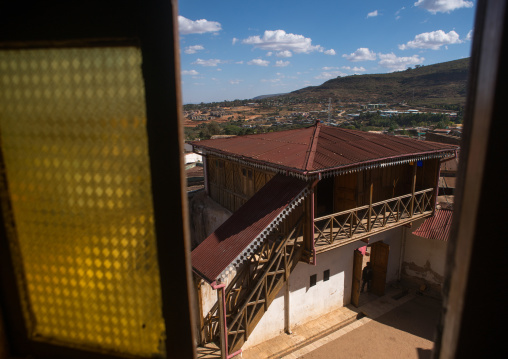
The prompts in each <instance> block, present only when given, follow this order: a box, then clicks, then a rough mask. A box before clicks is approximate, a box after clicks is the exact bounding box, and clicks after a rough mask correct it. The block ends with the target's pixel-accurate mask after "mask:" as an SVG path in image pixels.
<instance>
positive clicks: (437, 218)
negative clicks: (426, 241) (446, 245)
mask: <svg viewBox="0 0 508 359" xmlns="http://www.w3.org/2000/svg"><path fill="white" fill-rule="evenodd" d="M452 214H453V211H452V210H451V209H436V212H435V214H434V215H433V216H432V217H429V218H427V219H426V220H425V221H424V222H423V223H422V224H421V225H420V227H418V229H417V230H416V231H414V232H413V234H414V235H416V236H419V237H423V238H430V239H439V240H440V241H447V240H448V236H449V234H450V227H451V225H452Z"/></svg>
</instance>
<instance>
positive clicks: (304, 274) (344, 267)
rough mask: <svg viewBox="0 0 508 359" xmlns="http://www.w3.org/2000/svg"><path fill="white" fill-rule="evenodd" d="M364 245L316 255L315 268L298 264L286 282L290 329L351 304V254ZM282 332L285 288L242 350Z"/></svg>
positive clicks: (355, 245) (353, 244)
mask: <svg viewBox="0 0 508 359" xmlns="http://www.w3.org/2000/svg"><path fill="white" fill-rule="evenodd" d="M363 245H364V243H363V242H355V243H351V244H349V245H346V246H343V247H339V248H336V249H334V250H331V251H328V252H325V253H323V254H320V255H318V257H317V265H316V266H314V265H310V264H306V263H299V264H298V265H297V266H296V268H295V269H294V271H293V272H292V273H291V276H290V278H289V290H290V305H289V307H290V323H291V327H294V326H297V325H300V324H303V323H305V322H307V321H309V320H312V319H315V318H318V317H320V316H322V315H324V314H326V313H328V312H330V311H332V310H334V309H337V308H340V307H342V306H344V305H346V304H348V303H349V302H350V300H351V283H352V269H353V251H354V250H355V249H356V248H359V247H361V246H363ZM327 269H329V270H330V279H329V280H328V281H326V282H324V281H323V272H324V271H325V270H327ZM313 274H316V275H317V283H316V285H315V286H313V287H310V276H311V275H313ZM283 331H284V288H282V289H281V291H280V292H279V293H278V294H277V297H276V298H275V299H274V301H273V302H272V304H271V305H270V307H269V308H268V311H267V312H266V313H265V315H264V316H263V318H261V320H260V321H259V323H258V325H257V326H256V328H255V329H254V331H253V332H252V334H251V335H250V336H249V339H248V340H247V342H246V343H245V344H244V346H243V349H247V348H249V347H252V346H255V345H257V344H259V343H261V342H263V341H265V340H267V339H270V338H273V337H274V336H276V335H279V334H281V333H282V332H283Z"/></svg>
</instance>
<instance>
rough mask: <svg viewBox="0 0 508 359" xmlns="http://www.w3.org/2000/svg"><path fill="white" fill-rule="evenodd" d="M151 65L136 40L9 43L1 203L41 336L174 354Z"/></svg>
mask: <svg viewBox="0 0 508 359" xmlns="http://www.w3.org/2000/svg"><path fill="white" fill-rule="evenodd" d="M140 66H141V53H140V51H139V49H136V48H97V49H90V48H89V49H42V50H41V49H38V50H22V51H1V52H0V139H1V148H2V152H3V158H4V166H5V170H6V182H7V183H3V184H2V186H3V187H4V188H3V191H2V192H3V194H7V195H8V197H7V198H8V200H9V201H10V206H11V208H10V209H9V207H8V203H7V201H6V200H3V201H2V202H3V203H2V205H3V208H4V212H5V213H6V216H7V218H5V222H7V223H8V224H9V223H10V222H12V227H11V228H9V229H8V231H9V242H10V246H11V250H12V253H13V256H14V260H15V266H16V268H15V269H16V272H17V279H18V284H19V288H20V291H21V292H22V295H23V298H24V303H23V304H24V315H25V321H26V323H27V327H28V329H29V332H30V336H31V338H32V339H37V340H41V341H49V340H51V341H53V342H54V341H57V342H60V343H63V344H64V345H69V346H77V347H82V348H83V347H84V348H92V349H94V350H107V351H115V352H121V353H130V354H135V355H139V356H141V355H142V356H152V355H154V356H157V355H160V354H162V353H164V349H163V342H164V323H163V319H162V310H161V294H160V283H159V267H158V263H157V252H156V242H155V234H154V224H153V208H152V197H151V190H150V169H149V159H148V144H147V135H146V129H145V102H144V91H143V79H142V74H141V68H140ZM4 198H5V197H4ZM10 216H12V220H10V218H11V217H10Z"/></svg>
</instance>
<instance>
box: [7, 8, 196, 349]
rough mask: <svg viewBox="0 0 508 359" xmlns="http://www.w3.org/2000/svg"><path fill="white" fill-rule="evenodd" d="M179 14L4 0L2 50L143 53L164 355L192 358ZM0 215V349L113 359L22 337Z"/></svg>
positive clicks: (174, 10) (165, 10)
mask: <svg viewBox="0 0 508 359" xmlns="http://www.w3.org/2000/svg"><path fill="white" fill-rule="evenodd" d="M177 14H178V11H177V1H176V0H171V1H167V0H156V1H150V2H144V1H138V0H125V1H118V0H112V1H107V2H103V1H97V0H90V1H84V2H61V1H55V0H50V1H44V2H40V1H36V0H35V1H34V0H27V1H24V2H23V3H20V2H17V1H3V2H1V3H0V50H1V51H9V50H15V49H27V48H66V47H104V46H109V47H111V46H136V47H138V48H140V49H141V52H142V58H143V64H142V72H143V77H144V81H145V97H146V112H147V125H146V126H147V135H148V146H149V156H150V169H151V178H152V183H151V186H152V196H153V207H154V221H155V232H156V239H157V251H158V260H159V268H160V273H161V278H160V281H161V293H162V302H163V308H162V311H163V316H164V321H165V325H166V342H165V346H166V352H167V357H168V358H170V357H178V358H195V357H196V350H195V347H194V339H193V338H195V328H194V323H195V321H194V313H193V307H192V303H193V295H194V294H193V291H192V277H191V263H190V242H189V229H188V219H187V195H186V192H185V191H186V189H185V177H184V170H183V168H184V167H183V160H182V158H181V156H180V154H181V153H183V129H182V118H183V116H182V99H181V89H180V60H179V56H180V55H179V39H178V21H177ZM0 217H1V218H2V220H0V320H1V319H2V318H3V322H0V346H2V349H4V350H5V349H6V348H7V354H4V355H8V356H9V355H10V356H12V357H14V356H16V357H23V356H32V357H34V358H56V359H58V358H62V359H63V358H78V359H80V358H88V359H106V358H117V357H118V356H116V355H115V354H114V353H111V354H102V353H96V352H93V351H86V350H80V349H74V348H70V347H64V346H58V345H55V344H49V343H43V342H38V341H34V340H31V339H30V338H29V337H28V333H27V329H26V327H25V323H24V318H23V315H22V311H21V305H20V295H19V293H18V290H17V286H16V279H15V277H14V270H13V264H12V258H11V256H10V251H9V246H8V242H7V236H6V231H5V224H4V221H3V218H4V217H3V215H1V213H0ZM175 308H177V309H175ZM2 342H4V344H2ZM2 354H3V353H2V351H1V350H0V358H1V357H2ZM120 357H122V356H120ZM2 359H3V358H2Z"/></svg>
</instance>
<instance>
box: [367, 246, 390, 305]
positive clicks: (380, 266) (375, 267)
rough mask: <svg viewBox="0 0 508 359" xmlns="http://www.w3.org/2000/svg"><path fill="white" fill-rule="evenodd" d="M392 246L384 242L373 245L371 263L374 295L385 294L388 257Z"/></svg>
mask: <svg viewBox="0 0 508 359" xmlns="http://www.w3.org/2000/svg"><path fill="white" fill-rule="evenodd" d="M389 254H390V246H389V245H388V244H386V243H383V242H376V243H374V244H373V245H372V249H371V254H370V262H371V263H372V293H374V294H376V295H383V294H385V284H386V272H387V270H388V255H389Z"/></svg>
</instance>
